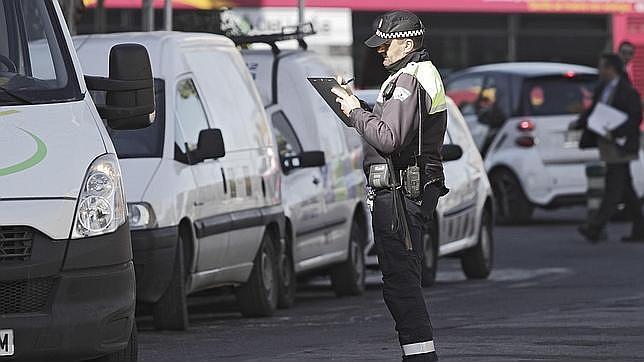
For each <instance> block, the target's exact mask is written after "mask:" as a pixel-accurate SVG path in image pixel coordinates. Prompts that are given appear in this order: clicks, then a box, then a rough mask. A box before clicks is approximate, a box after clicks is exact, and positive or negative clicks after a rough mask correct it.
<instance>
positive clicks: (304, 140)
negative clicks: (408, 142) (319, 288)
mask: <svg viewBox="0 0 644 362" xmlns="http://www.w3.org/2000/svg"><path fill="white" fill-rule="evenodd" d="M282 36H283V34H278V35H275V36H274V39H278V40H279V39H282ZM267 38H268V39H271V38H270V36H263V37H260V38H259V40H264V41H266V40H267ZM255 39H257V38H255ZM245 41H246V42H250V41H253V38H252V37H250V38H247V39H245ZM274 49H279V48H277V47H275V48H274ZM278 52H279V54H276V53H275V52H274V51H271V50H244V51H242V54H243V57H244V60H245V61H246V64H247V66H248V67H249V69H250V70H251V73H252V75H253V78H254V79H255V82H256V84H257V87H258V89H259V92H260V95H261V97H262V100H263V103H264V105H265V106H266V109H267V112H268V114H269V117H270V119H271V122H272V126H273V128H274V130H275V137H276V139H277V141H276V143H277V146H278V152H279V155H280V159H281V164H282V171H283V173H284V177H283V178H282V180H283V182H282V192H283V202H284V209H285V213H286V229H287V232H286V235H287V248H286V250H287V252H286V256H287V258H288V259H290V260H287V261H286V265H287V266H285V267H284V268H282V270H283V271H285V272H287V273H288V272H289V271H290V270H291V268H290V266H291V265H292V271H293V272H294V273H295V274H296V275H303V274H310V273H312V272H315V273H316V274H320V273H323V274H329V275H330V276H331V283H332V286H333V290H334V291H335V293H336V294H337V295H339V296H341V295H355V294H360V293H362V291H363V290H364V284H365V280H364V279H365V264H364V250H365V248H366V247H367V246H368V245H369V243H370V242H369V240H370V239H369V238H368V235H369V231H368V224H367V220H368V219H367V213H368V212H367V209H366V207H365V180H364V177H363V174H362V159H363V154H362V144H361V142H360V138H359V137H358V135H357V134H355V133H353V134H352V133H351V132H350V130H349V129H347V128H346V127H345V126H344V125H342V123H341V122H340V120H339V119H338V118H337V116H336V115H335V114H334V113H333V111H332V110H331V109H330V108H329V106H328V105H327V104H326V103H325V102H324V100H323V99H322V98H321V97H320V96H319V95H318V94H317V92H316V91H315V89H314V88H313V87H312V86H311V84H310V83H309V82H308V80H307V77H313V76H328V77H331V76H334V73H333V71H332V70H331V68H329V67H328V66H327V65H326V64H325V63H324V61H323V60H322V59H321V58H320V57H319V56H317V55H316V54H315V53H313V52H311V51H306V50H304V49H299V50H284V51H279V50H278ZM282 280H284V281H291V282H290V283H291V284H289V285H283V286H282V288H283V289H289V288H290V289H291V290H292V291H294V288H295V280H296V279H295V278H292V277H288V276H285V277H283V278H282ZM284 294H286V293H284ZM290 302H291V301H290V300H289V301H285V304H287V305H288V304H289V303H290Z"/></svg>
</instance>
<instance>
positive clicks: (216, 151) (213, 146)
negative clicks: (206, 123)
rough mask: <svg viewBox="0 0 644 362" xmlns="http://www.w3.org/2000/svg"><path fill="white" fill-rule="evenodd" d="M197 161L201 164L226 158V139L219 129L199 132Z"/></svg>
mask: <svg viewBox="0 0 644 362" xmlns="http://www.w3.org/2000/svg"><path fill="white" fill-rule="evenodd" d="M196 151H197V152H196V153H197V160H198V161H199V162H201V161H205V160H212V159H217V158H222V157H224V156H226V147H225V146H224V137H223V136H222V134H221V130H220V129H217V128H209V129H204V130H202V131H201V132H199V140H198V141H197V149H196Z"/></svg>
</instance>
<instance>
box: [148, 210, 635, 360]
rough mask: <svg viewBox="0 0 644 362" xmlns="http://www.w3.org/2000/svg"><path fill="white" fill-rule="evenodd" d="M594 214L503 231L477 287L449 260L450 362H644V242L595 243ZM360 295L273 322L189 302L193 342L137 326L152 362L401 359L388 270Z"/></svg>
mask: <svg viewBox="0 0 644 362" xmlns="http://www.w3.org/2000/svg"><path fill="white" fill-rule="evenodd" d="M583 216H584V211H583V210H582V209H572V210H565V211H557V212H548V213H545V212H538V213H537V215H536V220H535V221H534V222H532V223H530V224H529V225H524V226H513V227H497V228H496V230H495V239H496V266H495V271H494V272H493V274H492V275H491V277H490V279H489V280H486V281H468V280H465V278H464V276H463V274H462V273H461V271H460V264H459V262H458V260H457V259H441V260H440V266H439V274H438V282H437V284H436V286H434V287H433V288H430V289H427V290H426V292H425V295H426V300H427V302H428V304H429V305H430V315H431V318H432V322H433V325H434V329H435V341H436V346H437V350H438V353H439V356H440V358H441V361H494V362H501V361H644V244H635V245H633V244H624V243H621V242H619V241H618V240H619V238H620V237H621V236H622V235H623V234H625V233H626V232H627V226H626V225H619V224H617V225H613V226H611V227H610V228H609V235H610V238H611V240H610V241H608V242H604V243H600V244H597V245H591V244H588V243H586V242H585V241H583V240H582V239H581V237H579V236H578V235H577V234H576V232H575V227H576V225H577V224H578V223H579V222H580V221H581V220H582V218H583ZM368 281H369V288H368V291H367V292H366V293H365V294H364V295H363V296H361V297H352V298H341V299H338V298H335V297H334V296H333V294H332V292H331V290H330V288H329V284H328V281H327V280H323V279H319V280H316V281H314V282H313V283H310V284H308V285H305V286H302V287H301V288H300V290H299V291H298V299H297V304H296V306H295V307H294V308H292V309H289V310H280V311H278V312H277V313H276V315H275V316H274V317H272V318H264V319H243V318H241V316H240V315H239V313H238V312H237V311H236V307H235V303H234V299H232V298H231V297H230V296H225V295H224V296H212V295H202V296H196V297H191V300H190V303H191V308H190V322H191V328H190V329H189V330H188V331H187V332H183V333H177V332H157V331H155V330H154V329H153V327H152V324H151V320H150V317H147V316H141V317H139V319H138V321H139V330H140V334H139V344H140V347H139V348H140V359H141V360H142V361H155V362H156V361H159V362H160V361H216V360H220V361H237V360H280V361H286V360H290V361H305V360H339V361H356V360H370V361H395V360H399V359H400V348H399V347H398V345H397V339H396V335H395V333H394V330H393V323H392V320H391V317H390V316H389V314H388V312H387V310H386V308H385V305H384V303H383V302H382V298H381V289H380V275H379V272H372V273H370V275H369V278H368Z"/></svg>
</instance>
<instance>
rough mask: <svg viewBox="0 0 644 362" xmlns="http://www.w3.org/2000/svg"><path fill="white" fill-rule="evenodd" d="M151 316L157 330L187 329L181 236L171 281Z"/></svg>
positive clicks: (184, 271)
mask: <svg viewBox="0 0 644 362" xmlns="http://www.w3.org/2000/svg"><path fill="white" fill-rule="evenodd" d="M152 314H153V317H154V328H156V329H158V330H173V331H183V330H186V329H187V328H188V300H187V297H186V269H185V263H184V260H183V241H182V239H181V234H180V235H179V239H178V241H177V250H176V252H175V258H174V269H173V271H172V279H171V280H170V284H169V285H168V288H167V289H166V290H165V293H163V296H162V297H161V299H159V301H158V302H157V303H155V304H154V306H153V309H152Z"/></svg>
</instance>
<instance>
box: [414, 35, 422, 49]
mask: <svg viewBox="0 0 644 362" xmlns="http://www.w3.org/2000/svg"><path fill="white" fill-rule="evenodd" d="M424 39H425V36H424V35H419V36H415V37H413V38H411V41H413V42H414V49H420V48H422V47H423V41H424Z"/></svg>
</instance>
